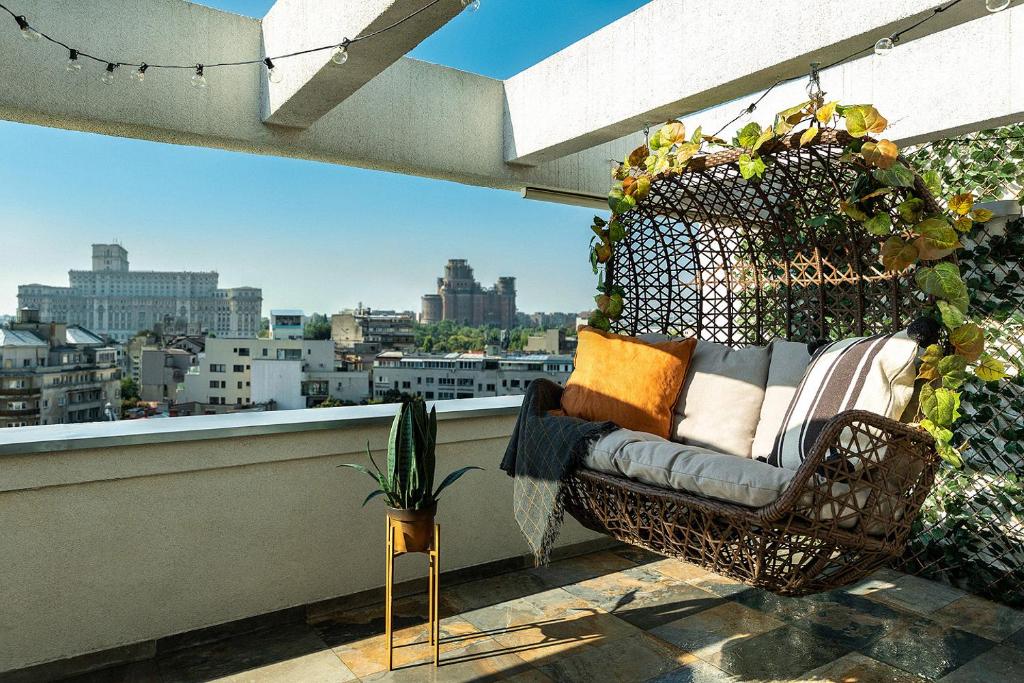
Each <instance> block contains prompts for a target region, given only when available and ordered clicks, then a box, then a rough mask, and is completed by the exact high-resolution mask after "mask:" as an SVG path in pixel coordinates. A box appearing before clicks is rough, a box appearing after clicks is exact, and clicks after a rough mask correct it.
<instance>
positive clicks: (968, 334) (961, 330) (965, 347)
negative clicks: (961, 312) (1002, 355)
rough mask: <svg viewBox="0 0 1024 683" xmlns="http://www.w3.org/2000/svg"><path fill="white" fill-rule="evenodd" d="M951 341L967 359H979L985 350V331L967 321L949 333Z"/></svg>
mask: <svg viewBox="0 0 1024 683" xmlns="http://www.w3.org/2000/svg"><path fill="white" fill-rule="evenodd" d="M949 343H951V344H952V345H953V348H955V349H956V352H957V353H959V354H960V355H961V356H963V357H964V358H966V359H967V360H969V361H971V362H973V361H976V360H978V358H979V357H980V356H981V352H982V351H984V350H985V332H984V331H983V330H982V329H981V328H980V327H978V326H977V325H975V324H974V323H967V324H965V325H961V326H960V327H958V328H956V329H955V330H953V331H952V332H950V333H949Z"/></svg>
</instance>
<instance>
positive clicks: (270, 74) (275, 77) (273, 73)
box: [263, 57, 282, 83]
mask: <svg viewBox="0 0 1024 683" xmlns="http://www.w3.org/2000/svg"><path fill="white" fill-rule="evenodd" d="M263 63H264V64H266V65H267V80H268V81H270V82H271V83H280V82H281V78H282V76H281V72H280V71H278V70H277V69H276V68H274V60H272V59H271V58H270V57H267V58H266V59H264V60H263Z"/></svg>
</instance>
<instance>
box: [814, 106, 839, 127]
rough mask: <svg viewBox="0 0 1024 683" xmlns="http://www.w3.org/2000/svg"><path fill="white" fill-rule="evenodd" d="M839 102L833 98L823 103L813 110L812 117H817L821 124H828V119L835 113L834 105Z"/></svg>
mask: <svg viewBox="0 0 1024 683" xmlns="http://www.w3.org/2000/svg"><path fill="white" fill-rule="evenodd" d="M837 104H839V102H838V101H837V100H833V101H831V102H829V103H828V104H823V105H822V106H821V107H819V108H818V111H816V112H814V118H816V119H818V122H819V123H821V124H822V125H826V126H827V125H828V123H829V121H831V120H832V117H833V116H834V115H835V113H836V105H837Z"/></svg>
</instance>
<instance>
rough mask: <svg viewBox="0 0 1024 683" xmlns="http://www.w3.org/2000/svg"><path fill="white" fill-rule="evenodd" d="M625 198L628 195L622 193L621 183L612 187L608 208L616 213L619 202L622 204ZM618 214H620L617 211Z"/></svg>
mask: <svg viewBox="0 0 1024 683" xmlns="http://www.w3.org/2000/svg"><path fill="white" fill-rule="evenodd" d="M625 196H626V193H625V192H623V191H622V184H621V183H618V184H616V185H615V186H613V187H612V189H611V190H610V191H609V192H608V206H609V207H610V208H611V210H612V211H615V208H616V207H617V206H618V205H619V202H621V201H622V198H623V197H625ZM616 213H618V212H617V211H616Z"/></svg>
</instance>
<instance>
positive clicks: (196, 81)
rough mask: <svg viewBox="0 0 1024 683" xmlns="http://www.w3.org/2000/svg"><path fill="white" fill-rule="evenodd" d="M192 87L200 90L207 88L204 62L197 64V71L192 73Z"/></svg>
mask: <svg viewBox="0 0 1024 683" xmlns="http://www.w3.org/2000/svg"><path fill="white" fill-rule="evenodd" d="M192 87H193V88H196V89H198V90H203V89H205V88H206V76H205V75H204V74H203V65H202V64H196V72H195V73H194V74H192Z"/></svg>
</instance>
